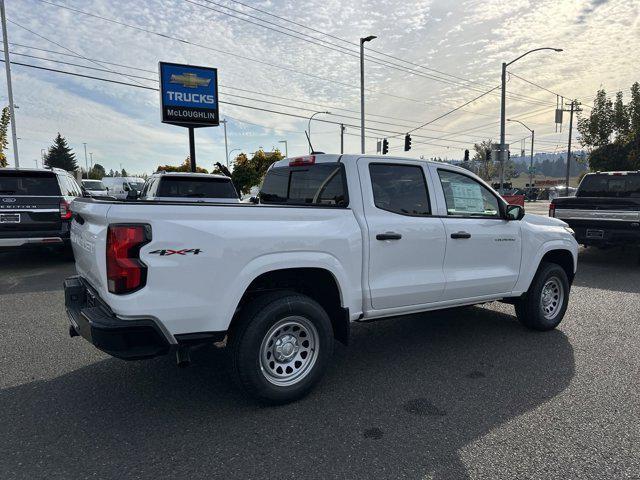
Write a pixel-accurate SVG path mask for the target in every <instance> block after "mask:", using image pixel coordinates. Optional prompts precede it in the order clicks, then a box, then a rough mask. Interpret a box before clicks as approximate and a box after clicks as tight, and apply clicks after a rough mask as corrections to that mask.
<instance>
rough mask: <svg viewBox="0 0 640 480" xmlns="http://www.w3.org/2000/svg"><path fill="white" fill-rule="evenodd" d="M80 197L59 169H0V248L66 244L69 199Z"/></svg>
mask: <svg viewBox="0 0 640 480" xmlns="http://www.w3.org/2000/svg"><path fill="white" fill-rule="evenodd" d="M79 196H82V193H81V190H80V186H79V185H78V182H76V180H75V179H74V178H73V176H72V175H71V174H70V173H69V172H67V171H65V170H61V169H59V168H52V169H33V168H20V169H14V168H0V248H1V247H20V246H23V245H33V244H38V245H58V246H68V244H69V227H70V224H71V208H70V207H69V204H70V203H71V201H72V200H73V199H74V198H76V197H79Z"/></svg>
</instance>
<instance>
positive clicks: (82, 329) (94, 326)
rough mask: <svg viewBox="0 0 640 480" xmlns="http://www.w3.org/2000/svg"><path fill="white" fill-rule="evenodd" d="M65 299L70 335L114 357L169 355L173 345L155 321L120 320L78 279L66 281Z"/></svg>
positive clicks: (132, 358)
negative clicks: (82, 339)
mask: <svg viewBox="0 0 640 480" xmlns="http://www.w3.org/2000/svg"><path fill="white" fill-rule="evenodd" d="M64 296H65V306H66V309H67V316H68V317H69V322H70V323H71V327H70V330H69V332H70V334H71V335H72V336H75V335H80V336H82V337H83V338H84V339H85V340H87V341H88V342H90V343H92V344H93V345H94V346H95V347H96V348H98V349H100V350H102V351H103V352H105V353H108V354H109V355H111V356H114V357H117V358H121V359H124V360H140V359H144V358H152V357H156V356H158V355H164V354H166V353H169V351H170V350H171V348H172V346H173V345H172V341H171V339H170V338H169V336H167V335H165V333H163V331H162V329H161V328H160V327H159V326H158V324H157V323H156V322H155V321H154V320H153V319H151V318H140V319H135V320H123V319H120V318H118V317H117V316H116V315H115V314H114V313H113V312H112V311H111V310H110V309H109V307H108V306H107V305H106V304H104V302H102V300H100V298H99V297H98V295H97V294H96V293H95V292H94V291H93V290H92V289H91V288H90V287H89V286H88V285H86V283H85V282H84V281H83V280H82V279H81V278H80V277H78V276H75V277H69V278H67V279H66V280H65V281H64ZM174 342H175V341H174Z"/></svg>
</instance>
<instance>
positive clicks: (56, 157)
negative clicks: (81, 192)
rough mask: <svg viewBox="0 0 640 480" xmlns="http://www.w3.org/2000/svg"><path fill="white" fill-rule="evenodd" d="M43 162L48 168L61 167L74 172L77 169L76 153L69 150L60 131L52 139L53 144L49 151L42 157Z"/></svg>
mask: <svg viewBox="0 0 640 480" xmlns="http://www.w3.org/2000/svg"><path fill="white" fill-rule="evenodd" d="M44 164H45V165H46V166H47V167H50V168H53V167H56V168H62V169H64V170H66V171H67V172H74V171H76V170H77V169H78V164H77V163H76V154H75V153H73V152H72V151H71V148H69V146H68V145H67V141H66V140H65V138H64V137H63V136H62V135H60V132H58V135H57V136H56V138H55V139H54V140H53V145H51V146H50V147H49V151H48V152H47V154H46V155H45V157H44Z"/></svg>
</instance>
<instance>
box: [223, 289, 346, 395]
mask: <svg viewBox="0 0 640 480" xmlns="http://www.w3.org/2000/svg"><path fill="white" fill-rule="evenodd" d="M296 326H297V330H296ZM291 337H295V340H293V339H291ZM278 340H280V348H281V350H280V351H276V349H277V348H278V347H277V344H278ZM269 341H271V343H269ZM305 341H306V344H307V345H306V347H305V346H304V343H305ZM274 342H275V343H274ZM283 342H284V343H283ZM333 342H334V339H333V328H332V326H331V320H330V319H329V316H328V315H327V313H326V312H325V311H324V309H323V308H322V307H321V306H320V305H319V304H318V303H317V302H316V301H315V300H313V299H311V298H309V297H307V296H305V295H301V294H298V293H295V292H288V291H285V292H275V293H271V294H266V295H263V296H261V297H259V298H257V299H255V300H253V301H252V302H251V303H250V304H248V305H247V306H246V307H244V308H243V309H242V311H241V312H240V318H239V319H238V323H237V324H235V325H234V327H233V329H232V331H231V332H230V335H229V353H230V356H231V374H232V376H233V378H234V380H235V381H236V383H237V384H238V385H239V386H240V387H241V388H242V389H243V390H245V391H246V392H247V393H248V394H249V395H251V396H253V397H255V398H257V399H258V400H260V401H262V402H265V403H271V404H283V403H288V402H291V401H294V400H297V399H299V398H302V397H303V396H305V395H306V394H307V393H308V392H309V391H310V390H311V389H312V388H313V387H314V386H315V384H316V383H318V381H319V380H320V379H321V378H322V375H323V374H324V372H325V371H326V369H327V366H328V363H329V359H330V358H331V355H332V353H333ZM285 349H286V350H285ZM292 349H294V350H292ZM292 351H293V352H294V353H292ZM265 352H266V354H265ZM305 353H306V356H304V358H303V357H302V356H301V355H304V354H305ZM269 355H270V357H268V356H269ZM276 355H281V356H283V357H282V358H280V359H277V358H276ZM285 355H291V357H290V358H285V357H284V356H285ZM298 363H300V366H298ZM278 368H280V371H278ZM285 369H286V370H285ZM289 369H290V370H291V372H289ZM295 375H298V377H295ZM280 376H281V377H280ZM291 377H293V378H292V379H291V380H287V378H291ZM289 381H290V383H288V382H289Z"/></svg>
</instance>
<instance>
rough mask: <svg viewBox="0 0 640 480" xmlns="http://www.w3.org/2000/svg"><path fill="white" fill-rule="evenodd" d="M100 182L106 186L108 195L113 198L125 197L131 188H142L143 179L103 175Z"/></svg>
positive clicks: (139, 189) (138, 189)
mask: <svg viewBox="0 0 640 480" xmlns="http://www.w3.org/2000/svg"><path fill="white" fill-rule="evenodd" d="M102 184H103V185H104V186H105V187H106V188H107V192H108V195H109V196H110V197H115V198H127V194H128V193H129V192H130V191H131V190H137V191H138V192H139V191H141V190H142V187H143V186H144V179H143V178H137V177H103V178H102Z"/></svg>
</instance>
